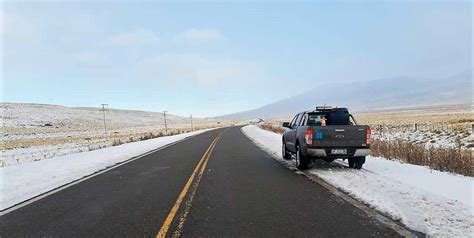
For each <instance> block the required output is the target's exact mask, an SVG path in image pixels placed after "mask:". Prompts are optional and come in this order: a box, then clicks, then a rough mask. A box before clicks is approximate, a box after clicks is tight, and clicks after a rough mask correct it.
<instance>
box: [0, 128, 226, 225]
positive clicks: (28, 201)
mask: <svg viewBox="0 0 474 238" xmlns="http://www.w3.org/2000/svg"><path fill="white" fill-rule="evenodd" d="M219 128H222V127H217V128H214V129H212V130H208V131H204V132H202V133H205V132H209V131H213V130H216V129H219ZM202 133H198V134H196V135H191V136H188V137H185V138H183V139H180V140H177V141H174V142H171V143H169V144H166V145H164V146H161V147H159V148H156V149H153V150H150V151H148V152H145V153H143V154H141V155H137V156H134V157H132V158H130V159H127V160H124V161H122V162H118V163H116V164H114V165H111V166H109V167H106V168H104V169H102V170H98V171H95V172H93V173H91V174H89V175H86V176H84V177H82V178H79V179H76V180H73V181H71V182H68V183H66V184H63V185H60V186H59V187H56V188H53V189H51V190H49V191H46V192H43V193H41V194H39V195H36V196H34V197H32V198H28V199H26V200H24V201H21V202H19V203H17V204H15V205H12V206H10V207H8V208H5V209H3V210H0V217H1V216H3V215H6V214H8V213H10V212H13V211H15V210H17V209H19V208H22V207H24V206H27V205H29V204H31V203H34V202H36V201H38V200H41V199H43V198H45V197H47V196H49V195H52V194H55V193H57V192H59V191H62V190H64V189H66V188H69V187H71V186H73V185H76V184H78V183H81V182H83V181H85V180H87V179H90V178H93V177H95V176H98V175H101V174H103V173H105V172H108V171H110V170H112V169H115V168H117V167H119V166H122V165H124V164H128V163H130V162H132V161H135V160H137V159H140V158H143V157H145V156H147V155H150V154H153V153H155V152H157V151H160V150H162V149H165V148H167V147H170V146H172V145H175V144H178V143H180V142H182V141H185V140H187V139H190V138H192V137H195V136H197V135H201V134H202Z"/></svg>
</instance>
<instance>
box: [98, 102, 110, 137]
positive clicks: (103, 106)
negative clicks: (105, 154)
mask: <svg viewBox="0 0 474 238" xmlns="http://www.w3.org/2000/svg"><path fill="white" fill-rule="evenodd" d="M101 105H102V109H101V110H99V111H102V112H103V114H104V132H105V135H107V123H106V122H105V111H108V109H105V107H106V106H108V105H109V104H101Z"/></svg>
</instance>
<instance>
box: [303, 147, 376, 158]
mask: <svg viewBox="0 0 474 238" xmlns="http://www.w3.org/2000/svg"><path fill="white" fill-rule="evenodd" d="M330 151H331V149H309V148H308V150H307V154H308V155H309V156H313V157H329V158H350V157H359V156H367V155H369V152H370V149H369V148H359V149H353V150H352V151H353V152H351V151H350V150H349V151H348V152H349V153H347V154H345V155H332V154H331V152H330Z"/></svg>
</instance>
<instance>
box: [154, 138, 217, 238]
mask: <svg viewBox="0 0 474 238" xmlns="http://www.w3.org/2000/svg"><path fill="white" fill-rule="evenodd" d="M222 133H223V132H221V133H220V134H219V135H218V136H216V138H215V139H214V140H213V141H212V143H211V144H210V145H209V147H208V148H207V150H206V152H205V153H204V155H203V156H202V157H201V160H199V163H198V164H197V165H196V168H194V171H193V173H192V174H191V176H190V177H189V179H188V181H187V182H186V185H184V188H183V190H182V191H181V193H180V194H179V196H178V199H176V202H175V204H174V205H173V207H172V208H171V211H170V213H169V214H168V216H167V217H166V219H165V221H164V222H163V225H162V226H161V229H160V231H159V232H158V234H157V235H156V237H157V238H163V237H165V236H166V233H167V232H168V230H169V228H170V226H171V223H172V222H173V219H174V217H175V216H176V213H177V212H178V210H179V207H180V206H181V203H182V202H183V199H184V198H185V197H186V194H187V193H188V190H189V188H190V187H191V185H192V183H193V181H194V178H195V177H196V174H197V173H198V171H199V174H200V176H201V175H202V173H203V172H204V169H205V167H206V165H207V161H208V160H209V158H210V155H211V153H212V151H213V150H214V147H215V145H216V144H217V141H218V140H219V138H220V137H221V135H222ZM203 164H204V165H203ZM201 165H203V166H202V167H201ZM199 168H201V170H199Z"/></svg>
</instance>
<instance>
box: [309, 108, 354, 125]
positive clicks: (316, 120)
mask: <svg viewBox="0 0 474 238" xmlns="http://www.w3.org/2000/svg"><path fill="white" fill-rule="evenodd" d="M323 118H324V119H325V120H326V125H327V126H330V125H349V114H348V113H344V112H339V111H335V112H327V113H312V114H308V120H307V122H306V125H308V126H321V124H322V121H323Z"/></svg>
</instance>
